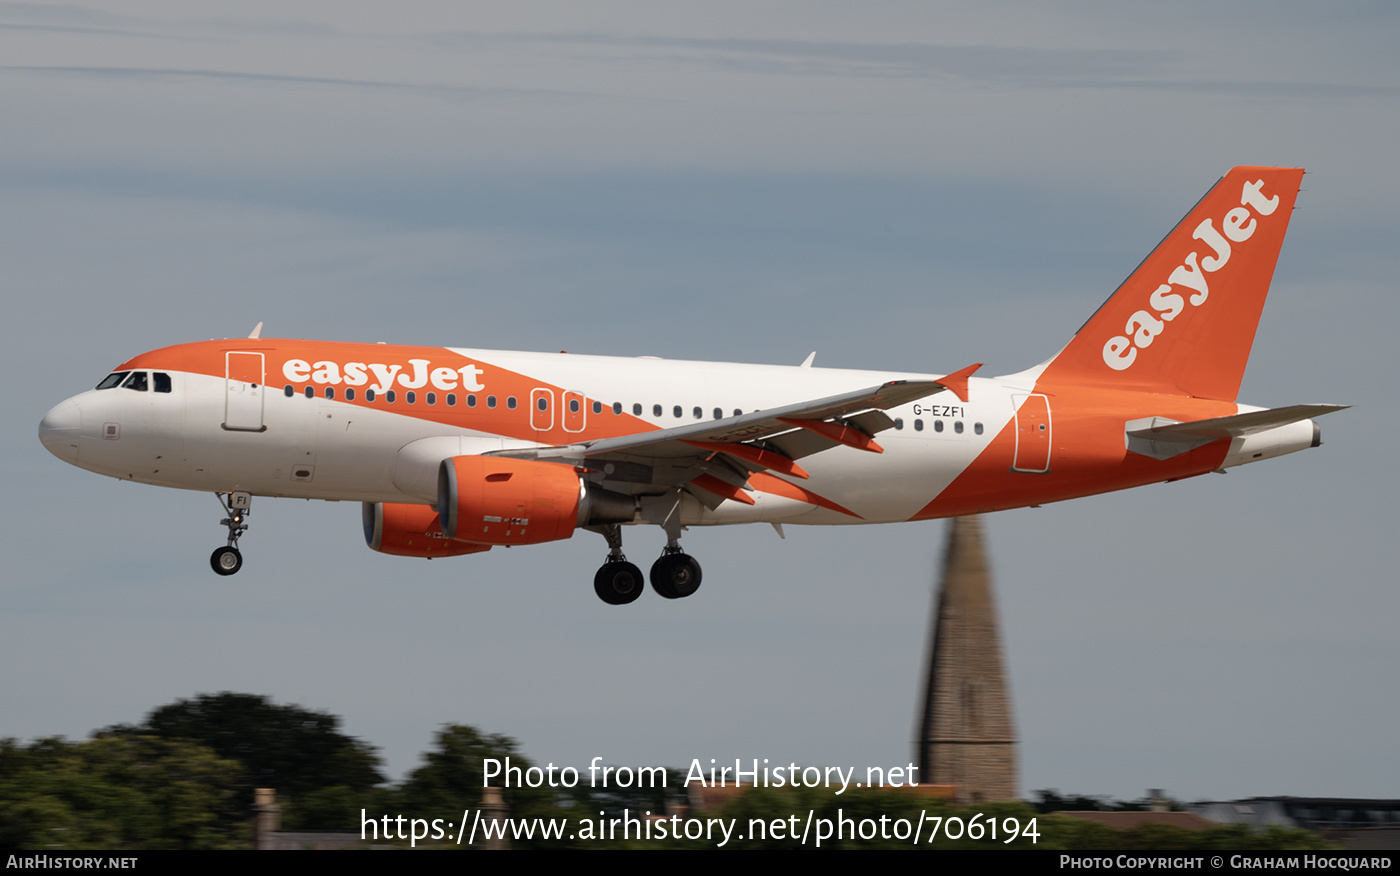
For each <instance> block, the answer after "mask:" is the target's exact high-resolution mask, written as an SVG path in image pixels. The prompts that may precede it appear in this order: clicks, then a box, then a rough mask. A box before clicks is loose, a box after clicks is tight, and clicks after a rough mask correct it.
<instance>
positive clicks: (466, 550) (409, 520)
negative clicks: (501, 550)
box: [364, 502, 491, 559]
mask: <svg viewBox="0 0 1400 876" xmlns="http://www.w3.org/2000/svg"><path fill="white" fill-rule="evenodd" d="M364 520H365V543H366V544H368V545H369V546H370V547H371V548H373V549H374V550H377V551H379V552H380V553H382V554H393V555H394V556H398V557H427V558H428V559H432V558H433V557H460V556H462V555H463V554H477V553H481V552H482V551H489V550H491V546H490V545H489V544H469V543H467V542H464V541H453V540H452V539H450V538H448V537H447V536H445V535H443V534H442V527H441V526H440V525H439V524H438V514H437V512H436V511H434V510H433V509H432V508H431V507H429V506H427V505H401V504H398V503H396V502H366V503H364Z"/></svg>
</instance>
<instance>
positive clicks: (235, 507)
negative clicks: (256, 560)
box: [209, 493, 253, 575]
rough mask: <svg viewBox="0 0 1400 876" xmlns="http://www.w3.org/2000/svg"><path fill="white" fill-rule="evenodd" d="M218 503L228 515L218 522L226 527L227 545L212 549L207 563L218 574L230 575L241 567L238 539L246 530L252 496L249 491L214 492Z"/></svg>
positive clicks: (241, 559)
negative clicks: (245, 521)
mask: <svg viewBox="0 0 1400 876" xmlns="http://www.w3.org/2000/svg"><path fill="white" fill-rule="evenodd" d="M214 496H215V498H217V499H218V500H219V504H220V505H222V506H223V507H224V510H225V511H227V512H228V516H227V517H225V518H224V519H223V520H220V521H219V523H221V524H223V525H224V526H227V527H228V546H227V547H221V548H219V549H217V550H216V551H214V553H213V554H211V555H210V557H209V565H210V566H212V567H213V568H214V571H215V572H217V573H219V574H220V575H232V574H234V573H235V572H237V571H238V570H239V569H241V568H243V555H242V554H241V553H239V552H238V539H239V538H240V537H242V535H243V533H245V532H247V531H248V524H246V523H244V522H243V521H244V520H245V519H247V517H248V514H249V508H251V507H252V504H253V497H252V495H251V494H250V493H215V494H214Z"/></svg>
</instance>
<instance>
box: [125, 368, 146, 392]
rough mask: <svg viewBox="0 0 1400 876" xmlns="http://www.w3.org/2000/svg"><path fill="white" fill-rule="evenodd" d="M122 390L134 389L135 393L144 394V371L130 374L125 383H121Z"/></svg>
mask: <svg viewBox="0 0 1400 876" xmlns="http://www.w3.org/2000/svg"><path fill="white" fill-rule="evenodd" d="M122 389H134V390H136V391H137V392H145V391H146V372H144V371H133V372H131V376H130V377H128V378H127V379H126V383H123V384H122Z"/></svg>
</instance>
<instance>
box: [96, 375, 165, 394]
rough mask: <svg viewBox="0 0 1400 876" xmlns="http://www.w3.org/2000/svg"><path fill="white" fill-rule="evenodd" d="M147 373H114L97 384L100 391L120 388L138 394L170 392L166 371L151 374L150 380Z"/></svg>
mask: <svg viewBox="0 0 1400 876" xmlns="http://www.w3.org/2000/svg"><path fill="white" fill-rule="evenodd" d="M146 373H147V372H145V371H113V372H112V373H111V374H108V375H107V376H106V377H104V378H103V379H102V382H101V383H99V384H97V388H98V389H113V388H115V387H118V386H120V387H121V388H122V389H131V390H135V391H136V392H147V391H148V390H150V389H154V390H155V391H156V392H169V391H170V375H169V374H166V373H165V372H164V371H152V372H150V379H149V380H148V379H147V377H146Z"/></svg>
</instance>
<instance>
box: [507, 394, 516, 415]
mask: <svg viewBox="0 0 1400 876" xmlns="http://www.w3.org/2000/svg"><path fill="white" fill-rule="evenodd" d="M506 407H508V408H510V409H511V410H512V411H513V410H515V396H513V395H511V396H507V397H506Z"/></svg>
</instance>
